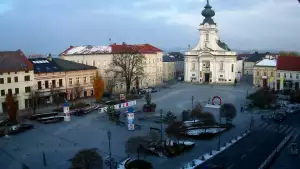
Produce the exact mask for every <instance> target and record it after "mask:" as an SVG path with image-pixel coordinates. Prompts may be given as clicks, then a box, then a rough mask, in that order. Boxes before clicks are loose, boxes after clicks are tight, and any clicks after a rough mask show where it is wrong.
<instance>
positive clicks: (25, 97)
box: [0, 50, 34, 113]
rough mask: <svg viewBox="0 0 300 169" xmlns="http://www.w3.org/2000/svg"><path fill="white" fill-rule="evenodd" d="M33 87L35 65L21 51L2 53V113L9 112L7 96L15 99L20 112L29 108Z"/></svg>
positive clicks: (0, 77) (0, 108)
mask: <svg viewBox="0 0 300 169" xmlns="http://www.w3.org/2000/svg"><path fill="white" fill-rule="evenodd" d="M33 86H34V73H33V65H32V64H31V63H30V62H29V61H28V59H27V58H26V56H25V55H24V53H23V52H22V51H21V50H17V51H8V52H0V92H1V93H0V113H3V112H7V106H6V103H5V98H6V95H7V94H12V95H13V96H14V97H15V99H16V102H17V105H18V108H19V110H23V109H26V108H28V107H29V97H30V92H31V90H32V87H33Z"/></svg>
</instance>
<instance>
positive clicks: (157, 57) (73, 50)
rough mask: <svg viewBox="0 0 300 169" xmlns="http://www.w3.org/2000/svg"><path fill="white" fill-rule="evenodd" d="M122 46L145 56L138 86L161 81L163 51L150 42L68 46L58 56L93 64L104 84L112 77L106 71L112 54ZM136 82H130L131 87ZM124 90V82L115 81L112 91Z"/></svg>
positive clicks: (120, 51)
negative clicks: (142, 73)
mask: <svg viewBox="0 0 300 169" xmlns="http://www.w3.org/2000/svg"><path fill="white" fill-rule="evenodd" d="M123 46H126V47H131V48H134V49H136V50H138V51H139V52H140V53H141V54H143V55H144V56H145V60H144V65H143V68H144V73H145V75H144V77H143V78H141V79H140V81H139V85H140V86H139V87H147V86H154V85H157V84H160V83H162V81H163V62H162V56H163V51H162V50H161V49H159V48H156V47H154V46H152V45H150V44H140V45H128V44H125V43H123V44H112V45H109V46H70V47H69V48H68V49H66V50H65V51H64V52H62V53H61V54H60V58H61V59H64V60H69V61H73V62H77V63H81V64H86V65H90V66H95V67H97V68H98V71H99V73H100V74H101V76H102V77H103V79H104V81H105V83H106V84H108V83H109V82H110V80H112V79H113V77H112V75H111V74H109V73H106V70H108V69H109V68H110V67H109V65H110V64H111V61H112V58H113V56H114V55H117V54H120V53H122V52H125V51H122V50H123V48H124V47H123ZM135 84H136V83H133V84H132V87H134V86H135ZM125 90H126V86H125V83H124V82H122V81H118V82H116V84H115V85H114V89H113V91H115V92H123V91H125Z"/></svg>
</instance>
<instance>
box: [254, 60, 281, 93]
mask: <svg viewBox="0 0 300 169" xmlns="http://www.w3.org/2000/svg"><path fill="white" fill-rule="evenodd" d="M276 65H277V60H276V59H263V60H261V61H259V62H258V63H257V64H255V66H254V67H253V85H255V86H259V87H264V88H266V87H270V88H271V89H276V75H277V74H276Z"/></svg>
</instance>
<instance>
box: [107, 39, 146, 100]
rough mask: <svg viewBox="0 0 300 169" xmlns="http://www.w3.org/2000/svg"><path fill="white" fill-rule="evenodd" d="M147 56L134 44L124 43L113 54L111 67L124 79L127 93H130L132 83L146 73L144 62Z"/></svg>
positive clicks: (118, 76) (111, 70)
mask: <svg viewBox="0 0 300 169" xmlns="http://www.w3.org/2000/svg"><path fill="white" fill-rule="evenodd" d="M144 60H145V56H144V55H142V54H141V53H140V52H139V50H138V48H137V47H135V46H133V45H127V44H125V43H124V44H123V45H121V46H120V48H119V51H117V52H116V53H115V54H113V58H112V62H111V64H110V66H109V67H110V69H108V70H107V71H106V72H107V73H110V72H112V73H113V74H114V76H115V77H117V78H119V79H123V80H124V81H125V85H126V93H127V94H128V93H130V88H131V84H132V83H133V82H135V81H136V80H137V79H139V78H141V77H142V76H143V75H144V69H143V63H144Z"/></svg>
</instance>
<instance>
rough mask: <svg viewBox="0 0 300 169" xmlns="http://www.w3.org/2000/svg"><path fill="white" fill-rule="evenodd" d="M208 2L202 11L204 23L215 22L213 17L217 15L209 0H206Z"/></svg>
mask: <svg viewBox="0 0 300 169" xmlns="http://www.w3.org/2000/svg"><path fill="white" fill-rule="evenodd" d="M206 2H207V4H206V5H205V7H204V10H203V11H202V16H204V17H205V18H204V20H203V23H202V24H205V23H208V24H215V22H214V20H213V19H212V17H213V16H215V11H214V10H212V7H211V6H210V5H209V0H206Z"/></svg>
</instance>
